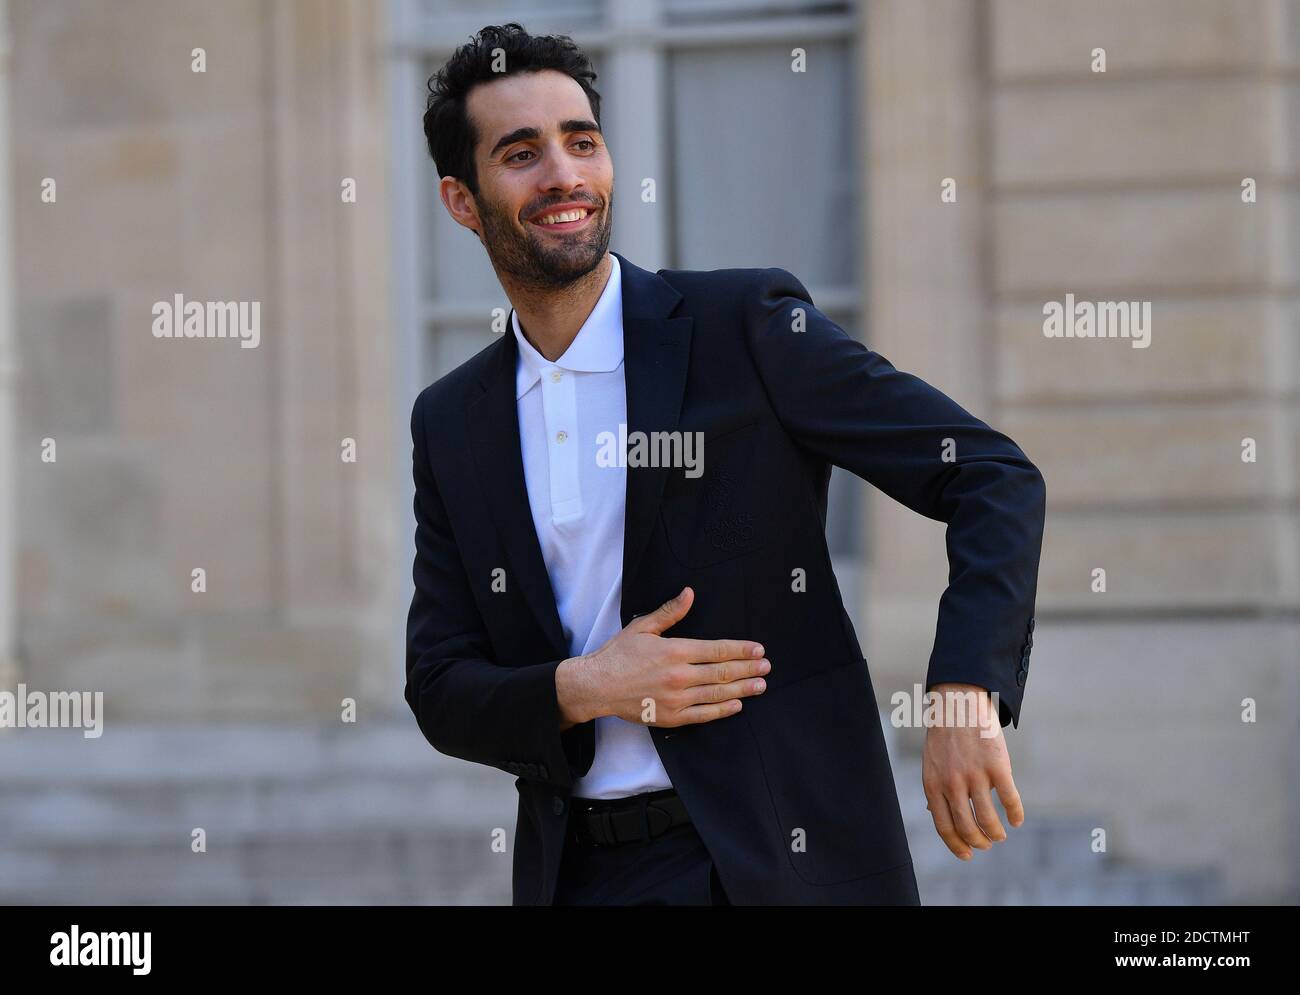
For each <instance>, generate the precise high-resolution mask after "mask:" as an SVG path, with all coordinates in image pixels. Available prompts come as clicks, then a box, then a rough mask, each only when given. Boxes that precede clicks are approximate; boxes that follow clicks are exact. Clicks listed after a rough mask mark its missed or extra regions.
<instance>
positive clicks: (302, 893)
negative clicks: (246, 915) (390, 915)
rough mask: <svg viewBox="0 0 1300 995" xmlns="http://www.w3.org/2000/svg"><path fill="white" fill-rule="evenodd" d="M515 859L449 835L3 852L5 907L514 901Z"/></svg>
mask: <svg viewBox="0 0 1300 995" xmlns="http://www.w3.org/2000/svg"><path fill="white" fill-rule="evenodd" d="M510 865H511V855H510V853H508V852H507V853H493V852H491V850H490V848H489V846H488V844H487V843H486V842H485V840H484V839H483V838H482V837H481V836H480V835H478V834H474V835H473V836H468V835H466V834H463V833H454V832H449V831H446V830H421V829H417V830H392V831H386V832H350V833H349V832H326V833H324V834H319V833H318V834H314V835H313V836H311V837H310V838H303V837H300V836H296V835H289V836H274V835H270V834H266V835H260V836H257V837H255V838H247V839H241V840H238V841H236V840H230V841H221V842H218V843H216V844H213V843H212V842H211V841H210V843H209V849H208V852H207V853H201V854H195V853H191V852H190V850H189V848H188V845H179V846H175V847H171V848H164V847H159V846H157V845H154V844H149V843H142V842H138V841H129V842H122V841H111V840H97V841H95V843H94V844H93V846H89V847H85V846H79V845H76V844H71V843H47V844H45V845H11V846H6V847H5V848H4V849H3V850H0V904H16V903H21V902H32V903H36V904H76V905H83V904H93V903H100V904H110V905H119V904H144V905H166V904H180V903H184V904H205V905H206V904H218V905H224V904H232V905H241V904H246V905H263V904H284V903H288V904H398V905H405V904H451V905H488V904H491V905H496V904H509V902H510V870H511V868H510Z"/></svg>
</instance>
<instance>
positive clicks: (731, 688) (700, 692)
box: [690, 661, 767, 705]
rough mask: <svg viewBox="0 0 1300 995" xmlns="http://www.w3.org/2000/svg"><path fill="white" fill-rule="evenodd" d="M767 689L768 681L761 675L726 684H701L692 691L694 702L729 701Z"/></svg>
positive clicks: (760, 692) (696, 703) (697, 703)
mask: <svg viewBox="0 0 1300 995" xmlns="http://www.w3.org/2000/svg"><path fill="white" fill-rule="evenodd" d="M742 662H743V661H742ZM766 690H767V681H765V680H763V678H761V677H754V678H749V677H746V678H744V679H743V680H737V681H728V682H727V683H726V684H701V685H699V686H698V687H694V688H692V689H691V691H690V695H691V699H692V704H694V705H700V704H706V703H709V702H719V701H728V700H730V699H732V698H747V697H751V696H753V695H756V694H762V693H763V692H764V691H766Z"/></svg>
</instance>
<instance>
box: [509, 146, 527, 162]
mask: <svg viewBox="0 0 1300 995" xmlns="http://www.w3.org/2000/svg"><path fill="white" fill-rule="evenodd" d="M532 154H533V151H532V149H520V150H519V151H518V152H516V153H515V154H514V155H510V156H506V162H511V161H513V160H515V159H518V158H519V157H520V156H521V155H532Z"/></svg>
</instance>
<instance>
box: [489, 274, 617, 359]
mask: <svg viewBox="0 0 1300 995" xmlns="http://www.w3.org/2000/svg"><path fill="white" fill-rule="evenodd" d="M613 267H614V260H613V259H612V258H611V257H610V254H609V253H608V252H606V253H605V255H604V256H603V257H602V258H601V260H600V262H599V263H598V264H597V265H596V268H595V269H593V270H592V271H591V272H590V273H588V274H587V275H586V276H583V277H580V278H579V279H577V280H574V281H573V283H571V284H569V285H568V286H567V287H561V288H559V289H558V290H551V289H546V290H543V289H539V288H535V287H526V286H522V285H520V284H518V283H514V282H512V281H509V280H506V279H503V280H502V281H501V283H502V287H503V288H504V289H505V292H506V296H507V297H508V298H509V299H510V303H511V305H512V306H513V307H514V309H515V314H516V316H517V317H518V318H519V330H520V331H521V332H523V334H524V338H526V339H527V340H528V341H529V343H530V344H531V345H532V347H533V348H534V349H536V350H537V351H538V352H540V353H541V354H542V355H543V356H545V357H546V359H547V360H548V361H549V362H552V363H553V362H555V361H556V360H557V359H559V358H560V357H561V356H563V355H564V351H565V350H566V349H568V348H569V345H570V343H572V342H573V340H574V339H575V338H577V336H578V331H579V330H580V329H581V328H582V324H583V322H585V321H586V320H587V318H588V316H589V315H590V314H591V311H592V308H594V307H595V306H596V302H597V301H598V300H600V295H601V294H602V293H604V291H605V285H606V284H607V283H608V282H609V277H610V273H611V272H612V270H613ZM498 275H499V274H498Z"/></svg>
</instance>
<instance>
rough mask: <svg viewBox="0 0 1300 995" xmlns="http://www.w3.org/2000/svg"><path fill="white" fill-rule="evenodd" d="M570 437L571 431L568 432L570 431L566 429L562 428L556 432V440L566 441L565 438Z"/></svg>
mask: <svg viewBox="0 0 1300 995" xmlns="http://www.w3.org/2000/svg"><path fill="white" fill-rule="evenodd" d="M568 437H569V433H568V432H565V431H563V430H561V431H559V432H556V433H555V441H556V442H563V441H564V440H565V439H567V438H568Z"/></svg>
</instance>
